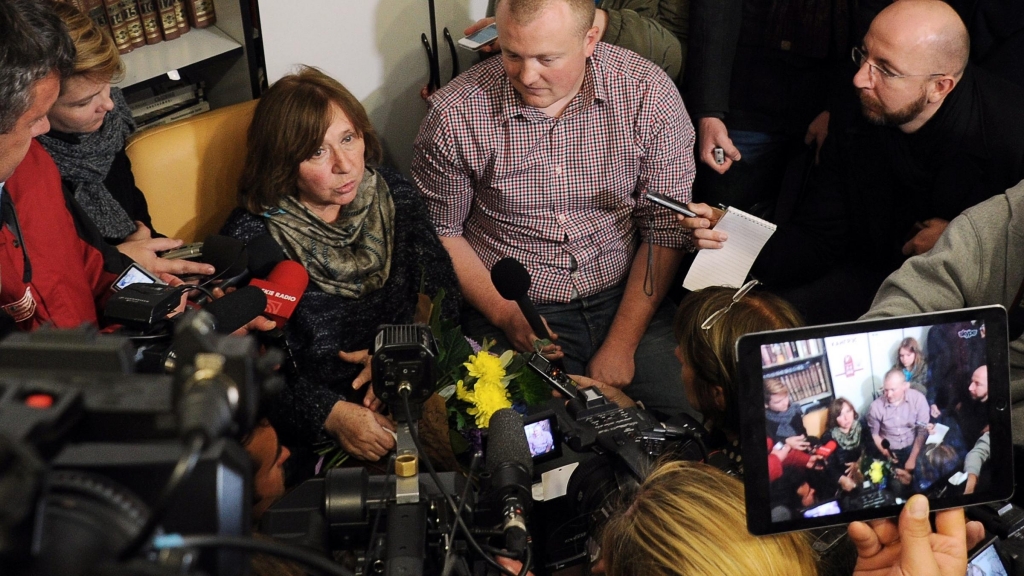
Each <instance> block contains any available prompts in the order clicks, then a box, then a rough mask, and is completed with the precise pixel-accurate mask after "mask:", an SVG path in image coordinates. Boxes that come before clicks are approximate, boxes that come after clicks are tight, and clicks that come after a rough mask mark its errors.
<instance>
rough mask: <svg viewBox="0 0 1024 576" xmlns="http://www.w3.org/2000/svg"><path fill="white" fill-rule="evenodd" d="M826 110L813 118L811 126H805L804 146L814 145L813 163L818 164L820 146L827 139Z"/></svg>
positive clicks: (827, 116)
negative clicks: (812, 143)
mask: <svg viewBox="0 0 1024 576" xmlns="http://www.w3.org/2000/svg"><path fill="white" fill-rule="evenodd" d="M828 118H829V113H828V110H825V111H824V112H822V113H821V114H818V115H817V116H815V117H814V120H811V124H810V125H809V126H807V134H805V135H804V144H807V145H808V146H809V145H810V144H811V142H814V143H815V147H814V163H815V164H819V163H820V160H821V146H822V145H823V144H824V143H825V138H827V137H828Z"/></svg>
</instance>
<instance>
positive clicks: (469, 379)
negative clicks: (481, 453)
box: [430, 293, 551, 456]
mask: <svg viewBox="0 0 1024 576" xmlns="http://www.w3.org/2000/svg"><path fill="white" fill-rule="evenodd" d="M443 297H444V294H443V293H442V294H439V295H438V297H437V298H435V299H434V302H433V311H434V312H435V313H434V314H432V315H431V322H430V327H431V330H432V331H433V333H434V337H435V338H436V339H437V347H438V358H437V364H436V368H435V372H434V373H435V374H436V375H437V384H436V388H435V390H436V391H437V394H438V395H439V396H440V397H441V398H442V399H443V400H444V405H445V411H446V415H447V420H448V431H449V441H450V443H451V449H452V451H453V452H454V454H455V455H456V456H459V455H462V454H471V453H472V452H475V451H477V450H481V449H482V448H483V437H484V434H485V431H486V430H487V427H488V426H489V425H490V420H491V415H493V414H494V413H495V412H497V411H498V410H501V409H502V408H513V409H515V410H516V411H518V412H520V413H525V412H526V408H527V407H528V406H533V405H535V404H540V403H543V402H545V401H547V400H549V399H550V398H551V389H550V388H549V387H548V386H547V384H546V383H545V382H544V380H542V379H541V377H540V376H538V375H537V374H536V373H535V372H534V371H533V370H531V369H530V368H529V367H527V365H526V361H527V358H526V356H525V355H523V354H519V353H517V352H514V351H512V350H506V351H504V352H502V353H501V354H500V355H499V354H496V353H494V352H492V351H491V348H493V347H494V341H493V340H488V339H485V340H484V342H483V343H482V344H478V343H476V342H474V341H473V340H471V339H470V338H468V337H466V335H465V334H463V332H462V327H461V326H458V325H455V324H453V323H451V322H448V321H445V320H441V319H440V318H439V316H438V315H437V314H436V312H437V311H438V310H439V309H440V299H442V298H443ZM538 345H541V346H542V345H543V342H540V343H538Z"/></svg>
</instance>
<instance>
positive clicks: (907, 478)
mask: <svg viewBox="0 0 1024 576" xmlns="http://www.w3.org/2000/svg"><path fill="white" fill-rule="evenodd" d="M896 480H898V481H899V483H900V484H903V485H904V486H910V483H911V482H912V481H913V480H914V471H913V470H906V469H904V468H897V469H896Z"/></svg>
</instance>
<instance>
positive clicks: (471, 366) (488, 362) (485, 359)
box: [463, 352, 505, 382]
mask: <svg viewBox="0 0 1024 576" xmlns="http://www.w3.org/2000/svg"><path fill="white" fill-rule="evenodd" d="M463 366H465V367H466V370H467V371H468V372H469V375H470V376H472V377H474V378H476V379H478V380H486V381H491V382H501V379H502V378H504V377H505V367H504V366H502V365H501V358H499V357H497V356H495V355H493V354H490V353H488V352H480V353H479V354H474V355H471V356H470V357H469V361H468V362H466V363H465V364H463Z"/></svg>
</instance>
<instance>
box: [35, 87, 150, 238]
mask: <svg viewBox="0 0 1024 576" xmlns="http://www.w3.org/2000/svg"><path fill="white" fill-rule="evenodd" d="M110 98H111V99H112V100H113V101H114V109H113V110H111V111H110V112H108V113H107V116H106V117H105V118H104V119H103V125H102V126H100V129H99V130H97V131H96V132H92V133H90V134H68V135H65V134H44V135H42V136H39V137H38V138H39V143H40V144H42V145H43V147H44V148H46V151H47V152H49V153H50V156H53V160H54V162H56V163H57V168H58V169H59V170H60V177H61V179H63V180H65V181H67V182H70V183H71V188H72V191H73V192H74V195H75V200H77V201H78V203H79V204H80V205H81V206H82V209H84V210H85V213H86V214H88V215H89V218H90V219H91V220H92V221H93V223H95V224H96V227H97V228H99V230H100V233H102V234H103V237H104V238H116V239H123V238H124V237H125V236H128V235H129V234H131V233H132V232H135V222H134V221H133V220H132V218H131V216H129V215H128V212H126V211H125V209H124V208H123V207H122V206H121V205H120V204H119V203H118V202H117V200H116V199H114V197H113V196H112V195H111V194H110V190H107V187H106V185H105V184H104V183H103V181H104V180H106V178H107V174H108V173H109V172H110V166H111V164H113V162H114V156H115V155H116V154H117V153H118V152H120V151H121V150H124V142H125V139H126V138H127V137H128V135H129V134H131V133H132V132H134V131H135V121H134V120H132V115H131V111H130V110H129V109H128V104H127V102H125V100H124V97H123V96H122V95H121V90H119V89H117V88H111V89H110Z"/></svg>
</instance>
